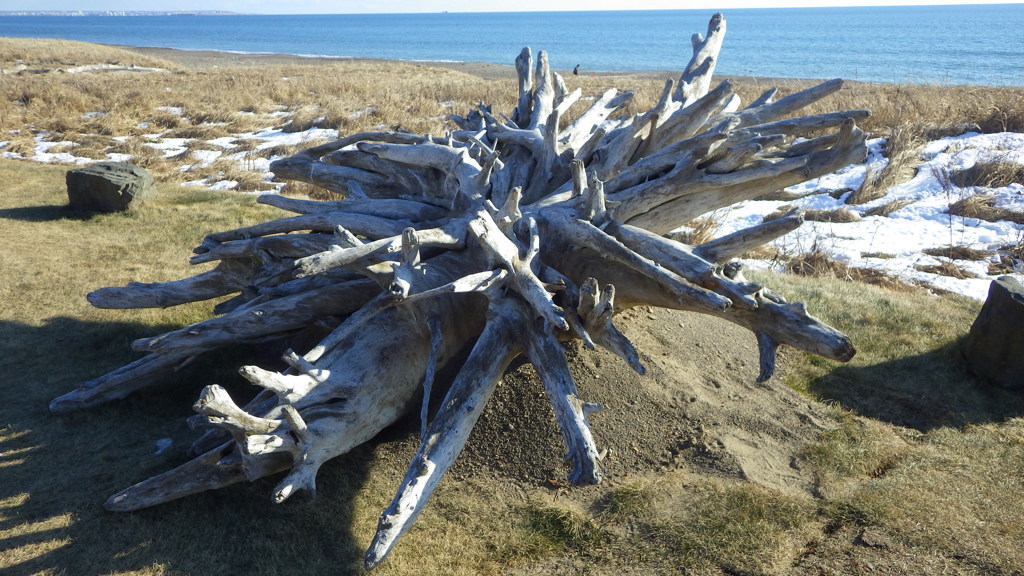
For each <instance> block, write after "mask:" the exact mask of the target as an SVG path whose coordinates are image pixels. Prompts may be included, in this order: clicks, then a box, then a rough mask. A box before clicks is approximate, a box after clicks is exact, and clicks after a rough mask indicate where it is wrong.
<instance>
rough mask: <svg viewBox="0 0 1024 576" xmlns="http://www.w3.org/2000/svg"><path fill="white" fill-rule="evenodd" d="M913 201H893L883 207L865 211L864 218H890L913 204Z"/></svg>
mask: <svg viewBox="0 0 1024 576" xmlns="http://www.w3.org/2000/svg"><path fill="white" fill-rule="evenodd" d="M913 203H914V201H913V200H907V199H903V200H893V201H891V202H886V203H885V204H882V205H881V206H875V207H874V208H869V209H867V210H865V211H864V216H888V215H890V214H892V213H893V212H895V211H897V210H901V209H903V208H906V207H907V206H910V205H911V204H913Z"/></svg>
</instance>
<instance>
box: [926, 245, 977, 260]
mask: <svg viewBox="0 0 1024 576" xmlns="http://www.w3.org/2000/svg"><path fill="white" fill-rule="evenodd" d="M922 252H924V253H925V254H927V255H929V256H936V257H942V258H949V259H950V260H973V261H978V260H985V259H986V258H991V257H992V255H993V254H995V253H994V252H992V251H991V250H977V249H975V248H971V247H970V246H942V247H939V248H927V249H925V250H922Z"/></svg>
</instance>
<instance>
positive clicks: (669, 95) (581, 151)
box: [51, 15, 868, 567]
mask: <svg viewBox="0 0 1024 576" xmlns="http://www.w3.org/2000/svg"><path fill="white" fill-rule="evenodd" d="M724 33H725V20H724V18H722V16H721V15H715V16H714V17H713V18H712V19H711V22H710V25H709V27H708V31H707V34H706V36H701V35H700V34H696V35H694V37H693V57H692V59H691V60H690V62H689V64H688V65H687V67H686V69H685V70H684V71H683V73H682V75H681V76H680V78H679V79H678V81H675V82H673V81H671V80H670V81H668V82H666V85H665V88H664V92H663V94H662V97H661V99H660V101H659V103H658V104H657V105H656V106H655V107H654V108H652V109H651V110H649V111H647V112H645V113H643V114H639V115H635V116H628V115H623V114H622V110H623V109H624V107H625V106H626V105H627V103H628V102H630V99H631V98H632V93H630V92H618V91H616V90H614V89H613V90H609V91H608V92H606V93H605V94H603V95H601V96H599V97H597V98H596V99H593V101H592V103H591V104H590V106H589V107H588V108H587V109H586V110H585V111H584V112H582V114H580V115H578V116H577V117H576V118H575V119H573V120H572V121H571V122H567V121H566V119H567V118H569V114H568V111H569V108H570V106H572V105H573V104H575V103H577V102H579V101H580V100H581V93H580V91H579V90H576V91H572V92H570V91H568V90H567V89H566V86H565V84H564V83H563V81H562V78H561V77H560V76H559V75H558V74H555V73H553V72H552V71H551V70H550V68H549V66H548V59H547V55H546V54H545V53H544V52H541V53H539V54H538V55H537V58H536V61H534V58H533V56H532V54H531V52H530V50H529V49H524V50H523V51H522V53H521V54H520V55H519V57H518V58H517V59H516V69H517V71H518V76H519V93H518V101H517V104H516V106H515V108H514V109H513V110H512V112H511V113H510V115H508V116H505V115H496V114H495V113H493V112H492V110H491V108H490V107H487V106H483V105H481V106H480V107H479V108H478V109H475V110H473V111H471V112H470V113H469V114H468V115H466V116H465V117H452V120H453V121H454V123H455V124H456V125H457V129H454V130H453V131H452V132H450V133H448V134H445V135H443V136H432V135H416V134H410V133H405V132H368V133H360V134H353V135H350V136H347V137H345V138H342V139H340V140H338V141H336V142H332V143H329V144H324V145H322V146H317V147H314V148H310V149H308V150H305V151H303V152H301V153H299V154H297V155H295V156H292V157H290V158H286V159H283V160H278V161H276V162H274V163H273V165H272V170H273V171H274V172H275V174H276V175H277V176H278V177H280V178H285V179H292V180H297V181H302V182H308V183H312V184H316V185H319V186H322V187H324V188H326V189H329V190H332V191H335V192H338V193H340V194H343V195H345V197H346V199H345V200H341V201H334V202H317V201H309V200H300V199H294V198H286V197H281V196H277V195H267V196H263V197H261V198H260V202H263V203H266V204H270V205H272V206H276V207H279V208H281V209H283V210H286V211H288V212H291V213H294V214H295V215H293V216H291V217H287V218H282V219H280V220H274V221H271V222H266V223H263V224H258V225H255V226H250V227H247V228H241V229H237V230H229V231H226V232H220V233H216V234H211V235H209V236H207V237H206V238H205V239H204V240H203V241H202V244H201V245H200V246H199V247H198V248H196V249H195V251H194V252H195V254H194V256H193V257H192V261H193V262H195V263H201V262H213V261H216V262H218V263H219V264H218V265H217V266H216V268H214V269H212V270H211V271H209V272H206V273H203V274H199V275H198V276H195V277H192V278H188V279H184V280H179V281H176V282H167V283H159V284H138V283H133V284H130V285H129V286H126V287H123V288H104V289H101V290H97V291H96V292H93V293H91V294H90V295H89V301H90V302H91V303H92V304H94V305H95V306H98V307H101V308H137V307H167V306H174V305H176V304H181V303H184V302H191V301H198V300H205V299H210V298H217V297H221V296H225V295H230V294H237V295H236V296H234V297H233V298H231V299H228V300H226V301H224V302H222V303H221V304H218V305H217V306H216V308H215V312H216V314H217V315H216V316H215V317H213V318H210V319H209V320H205V321H203V322H199V323H197V324H194V325H191V326H187V327H185V328H181V329H180V330H175V331H172V332H168V333H166V334H161V335H159V336H155V337H153V338H146V339H142V340H139V341H136V342H135V343H134V345H133V346H134V348H135V349H136V350H139V351H144V352H148V353H149V354H148V355H147V356H145V357H143V358H141V359H140V360H138V361H136V362H133V363H132V364H129V365H127V366H125V367H123V368H120V369H118V370H115V371H113V372H111V373H109V374H106V375H104V376H101V377H99V378H97V379H95V380H93V381H90V382H87V383H85V384H83V385H82V386H81V387H80V388H79V389H77V390H74V391H72V392H70V393H68V394H66V395H64V396H61V397H59V398H56V399H55V400H53V402H52V404H51V409H52V411H53V412H56V413H65V412H69V411H72V410H77V409H81V408H86V407H89V406H94V405H96V404H99V403H102V402H107V401H110V400H113V399H117V398H122V397H124V396H126V395H128V394H130V393H132V392H134V391H136V390H138V389H140V388H142V387H144V386H148V385H150V384H151V383H153V382H154V381H155V380H156V379H157V377H158V376H160V375H162V374H164V373H166V372H168V371H170V370H173V369H174V368H175V367H177V366H179V365H181V364H183V363H185V362H187V361H189V360H190V359H191V358H193V357H195V356H197V355H200V354H205V353H208V352H210V351H212V350H216V349H217V348H219V347H222V346H225V345H227V344H229V343H231V344H233V343H237V342H260V341H265V340H268V339H274V338H280V337H282V336H285V335H289V334H293V333H296V332H299V331H302V330H305V329H309V328H310V327H319V328H321V329H323V330H324V331H325V333H327V335H326V337H324V338H323V339H322V341H320V342H319V344H316V345H315V346H313V347H312V348H311V349H308V350H304V351H302V352H301V353H300V352H296V351H292V350H287V351H286V352H284V360H285V361H286V362H287V364H288V366H290V368H289V369H288V370H286V371H284V372H283V373H281V372H276V371H269V370H265V369H262V368H259V367H256V366H245V367H243V368H241V373H242V375H243V376H245V378H247V379H248V380H249V381H251V382H252V383H253V384H256V385H257V386H259V387H260V389H261V390H262V392H261V393H259V394H257V395H256V397H255V398H254V399H252V400H251V401H249V402H248V403H246V404H245V405H244V406H239V405H237V404H236V402H235V401H234V400H233V399H232V398H231V397H230V396H229V395H228V394H227V393H226V392H225V390H224V389H223V388H221V387H220V386H217V385H211V386H207V387H206V388H205V389H204V390H203V392H202V394H201V396H200V398H199V400H198V402H197V403H196V404H195V410H196V411H197V412H198V413H199V415H198V416H195V417H193V420H192V424H194V425H196V426H201V427H205V428H207V429H208V431H207V432H206V434H205V435H204V436H203V437H202V438H201V439H200V440H198V441H197V442H196V444H195V445H194V447H193V449H194V450H195V451H196V453H197V454H199V455H198V456H197V457H196V458H195V459H194V460H192V461H190V462H188V463H186V464H184V465H182V466H180V467H179V468H177V469H174V470H171V471H169V472H167V473H165V474H162V475H160V476H156V477H154V478H150V479H148V480H145V481H143V482H141V483H139V484H137V485H135V486H132V487H130V488H128V489H126V490H124V491H122V492H120V493H118V494H116V495H114V496H112V497H111V498H110V499H109V501H108V502H107V504H106V506H107V508H109V509H111V510H116V511H127V510H135V509H139V508H143V507H147V506H153V505H155V504H159V503H162V502H167V501H169V500H172V499H175V498H179V497H182V496H185V495H188V494H193V493H196V492H199V491H203V490H209V489H213V488H220V487H222V486H226V485H228V484H231V483H234V482H239V481H242V480H254V479H257V478H261V477H264V476H267V475H270V474H274V473H276V472H280V471H284V470H289V469H290V472H289V473H288V474H287V475H286V476H285V477H284V479H283V480H282V481H281V482H280V483H279V484H278V485H277V487H276V488H275V490H274V494H273V498H274V500H275V501H276V502H281V501H283V500H285V499H286V498H288V497H289V496H290V495H292V494H294V493H295V492H296V491H298V490H308V491H313V490H314V489H315V485H316V475H317V470H318V469H319V468H320V466H321V465H322V464H323V463H324V462H326V461H327V460H330V459H331V458H333V457H335V456H338V455H340V454H344V453H346V452H347V451H349V450H351V449H352V448H353V447H355V446H357V445H359V444H361V443H363V442H366V441H367V440H369V439H371V438H372V437H373V436H374V435H375V434H377V433H378V432H379V431H381V430H382V429H383V428H385V427H386V426H388V425H390V424H392V423H394V422H395V421H396V420H397V419H399V418H401V417H403V416H404V415H406V414H408V413H410V412H414V413H415V412H418V413H419V417H420V418H421V419H422V422H423V429H422V443H421V445H420V448H419V451H418V452H417V453H416V455H415V457H414V458H413V460H412V462H411V463H410V465H409V468H408V472H407V473H406V475H405V478H404V480H403V481H402V483H401V487H400V488H399V490H398V493H397V495H396V496H395V499H394V501H393V503H392V504H391V506H389V507H388V508H387V509H386V510H385V511H384V513H383V514H382V516H381V518H380V524H379V527H378V530H377V533H376V536H375V537H374V538H373V541H372V544H371V545H370V548H369V550H368V551H367V553H366V565H367V566H368V567H373V566H376V565H377V564H378V563H380V562H381V561H382V560H383V559H384V558H385V556H386V555H387V554H388V552H389V551H390V550H391V549H392V547H393V546H394V545H395V543H396V541H397V540H398V538H399V537H400V536H401V535H402V534H403V533H405V531H406V530H408V528H409V527H410V526H411V524H412V523H413V522H414V521H415V519H416V517H417V515H418V514H419V513H420V511H421V510H422V509H423V507H424V506H425V505H426V503H427V501H428V500H429V498H430V496H431V493H432V492H433V490H434V489H435V487H436V486H437V483H438V482H439V481H440V479H441V477H442V475H443V474H444V473H445V471H446V470H447V469H448V468H449V467H450V466H451V464H452V463H453V461H454V460H455V458H456V457H457V456H458V455H459V453H460V451H461V450H462V448H463V446H464V444H465V442H466V439H467V437H468V436H469V433H470V430H471V429H472V428H473V426H474V424H475V422H476V421H477V418H478V417H479V416H480V414H481V411H482V410H483V409H484V406H485V405H486V404H487V401H488V398H489V397H490V396H491V393H492V391H493V390H494V387H495V385H496V384H497V383H498V381H499V380H500V379H501V376H502V373H503V372H504V371H505V369H506V367H508V366H509V364H510V362H512V360H513V359H515V358H516V357H518V356H521V355H524V356H525V357H526V359H528V360H529V361H530V362H532V363H533V365H534V366H535V368H536V370H537V373H538V374H539V375H540V378H541V380H542V381H543V385H544V388H545V389H546V391H547V393H548V395H549V397H550V400H551V405H552V406H553V408H554V412H555V415H556V417H557V420H558V422H559V424H560V427H561V430H562V434H563V437H564V441H565V444H566V447H567V449H568V459H569V461H570V463H571V473H570V477H569V480H570V481H571V482H573V483H576V484H587V483H596V482H600V481H601V476H602V465H601V462H600V461H599V450H598V447H597V446H595V443H594V440H593V437H592V435H591V432H590V429H589V427H588V424H587V415H588V414H589V413H590V412H591V411H593V410H597V409H598V408H599V407H598V406H595V405H592V404H588V403H587V402H585V401H584V400H583V399H581V398H580V397H579V395H578V394H577V390H576V385H575V383H574V382H573V378H572V376H571V375H570V371H569V366H568V363H567V361H566V357H565V354H564V353H563V348H562V344H561V342H560V341H561V340H563V339H568V338H579V339H582V341H583V342H584V344H585V345H586V346H587V347H591V348H592V347H594V346H601V347H604V348H606V349H608V350H611V351H612V352H614V353H615V354H616V355H618V356H620V357H621V358H622V359H623V360H624V361H625V362H627V363H628V364H629V365H630V366H631V367H633V368H634V369H635V370H636V371H637V372H640V373H643V372H644V367H643V365H642V364H641V360H640V355H639V354H638V353H637V351H636V350H635V349H634V347H633V345H632V344H631V343H630V342H629V341H628V340H627V339H626V337H625V336H623V334H622V333H621V332H619V330H617V329H616V327H615V325H614V322H613V320H614V318H615V315H616V314H617V313H618V312H620V311H622V310H623V309H626V308H629V307H632V306H638V305H647V306H659V307H666V308H673V309H679V310H688V311H693V312H699V313H702V314H711V315H714V316H718V317H721V318H724V319H726V320H729V321H731V322H734V323H736V324H739V325H741V326H744V327H746V328H748V329H749V330H751V331H752V332H753V333H754V334H755V335H756V337H757V342H758V344H759V349H760V374H759V375H758V379H759V380H762V381H763V380H766V379H768V378H770V377H771V376H772V373H773V371H774V369H775V359H776V350H777V348H778V346H780V345H782V344H786V345H789V346H792V347H794V348H797V349H800V350H806V351H810V352H813V353H816V354H820V355H822V356H825V357H827V358H831V359H835V360H840V361H846V360H849V359H850V358H851V357H852V356H853V355H854V348H853V346H852V345H851V343H850V342H849V340H848V339H847V338H846V337H845V336H844V335H843V334H841V333H839V332H837V331H836V330H834V329H833V328H831V327H829V326H827V325H825V324H823V323H822V322H820V321H819V320H817V319H815V318H814V317H812V316H810V315H809V314H808V312H807V310H806V308H805V306H804V305H803V304H800V303H787V302H786V301H785V300H784V299H783V298H782V297H781V296H779V295H777V294H775V293H773V292H771V291H769V290H768V289H766V288H764V287H763V286H761V285H759V284H756V283H751V282H748V281H746V280H744V278H743V276H742V274H741V273H740V272H739V267H738V266H736V265H734V264H731V263H730V261H731V260H732V259H734V258H736V257H738V256H740V255H741V254H743V253H745V252H747V251H749V250H750V249H752V248H755V247H757V246H759V245H761V244H764V243H765V242H768V241H770V240H772V239H774V238H776V237H778V236H780V235H782V234H785V233H787V232H789V231H791V230H793V229H795V228H796V227H798V226H799V225H800V224H801V222H802V216H801V215H800V214H799V213H794V214H790V215H787V216H786V217H783V218H780V219H777V220H773V221H770V222H767V223H765V224H762V225H758V226H755V227H752V228H749V229H746V230H743V231H740V232H737V233H734V234H730V235H728V236H724V237H720V238H716V239H714V240H712V241H710V242H706V243H703V244H700V245H695V246H691V245H686V244H683V243H680V242H678V241H674V240H671V239H669V238H667V237H666V236H665V234H666V233H668V232H670V231H672V230H673V229H676V228H678V227H679V226H681V225H683V224H685V223H687V222H688V221H690V220H692V219H694V218H696V217H698V216H701V215H702V214H705V213H707V212H709V211H712V210H716V209H719V208H722V207H726V206H729V205H732V204H734V203H736V202H740V201H742V200H746V199H749V198H754V197H756V196H759V195H762V194H765V193H767V192H772V191H775V190H779V189H781V188H784V187H786V186H789V185H792V184H796V183H799V182H802V181H805V180H807V179H809V178H814V177H817V176H820V175H822V174H826V173H829V172H832V171H835V170H837V169H839V168H841V167H843V166H846V165H848V164H851V163H855V162H859V161H862V160H863V159H864V157H865V155H866V147H865V143H864V140H865V137H864V134H863V133H862V132H861V131H860V130H859V129H858V128H857V127H856V126H855V121H856V120H859V119H862V118H864V117H866V116H867V115H868V112H867V111H864V110H853V111H843V112H834V113H828V114H820V115H811V116H795V115H794V113H795V112H797V111H799V110H800V109H801V108H803V107H805V106H806V105H808V104H810V103H812V102H815V101H818V100H820V99H822V98H823V97H825V96H827V95H829V94H832V93H834V92H835V91H837V90H838V89H839V88H840V87H841V86H842V82H841V81H839V80H833V81H829V82H825V83H823V84H821V85H819V86H816V87H814V88H810V89H808V90H805V91H802V92H798V93H795V94H792V95H790V96H787V97H785V98H782V99H779V100H778V101H775V100H774V99H773V98H774V95H775V91H774V90H771V91H768V92H766V93H765V94H764V95H763V96H761V97H760V98H758V99H757V100H756V101H755V102H753V103H751V104H750V105H748V106H746V107H740V105H739V102H738V100H739V99H738V97H737V96H736V95H735V94H734V93H733V88H732V86H731V85H730V84H729V82H722V83H721V84H719V85H718V86H717V87H715V88H714V89H711V77H712V73H713V72H714V68H715V61H716V58H717V55H718V51H719V49H720V47H721V43H722V38H723V35H724ZM467 350H468V354H467V353H466V351H467ZM453 359H458V361H460V362H461V363H462V364H461V366H458V367H456V368H455V369H454V371H453V372H454V373H456V374H457V375H456V376H455V378H454V381H452V382H451V383H450V387H449V389H448V392H447V395H446V396H445V397H444V400H443V402H442V403H441V404H440V406H429V400H430V398H431V393H430V391H431V387H432V386H433V385H434V384H435V382H434V376H435V374H437V373H438V371H439V370H440V369H441V368H442V367H445V366H446V365H447V364H449V362H452V361H453ZM445 384H446V385H447V384H448V383H445ZM435 409H436V413H434V410H435ZM431 415H432V416H431Z"/></svg>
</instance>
